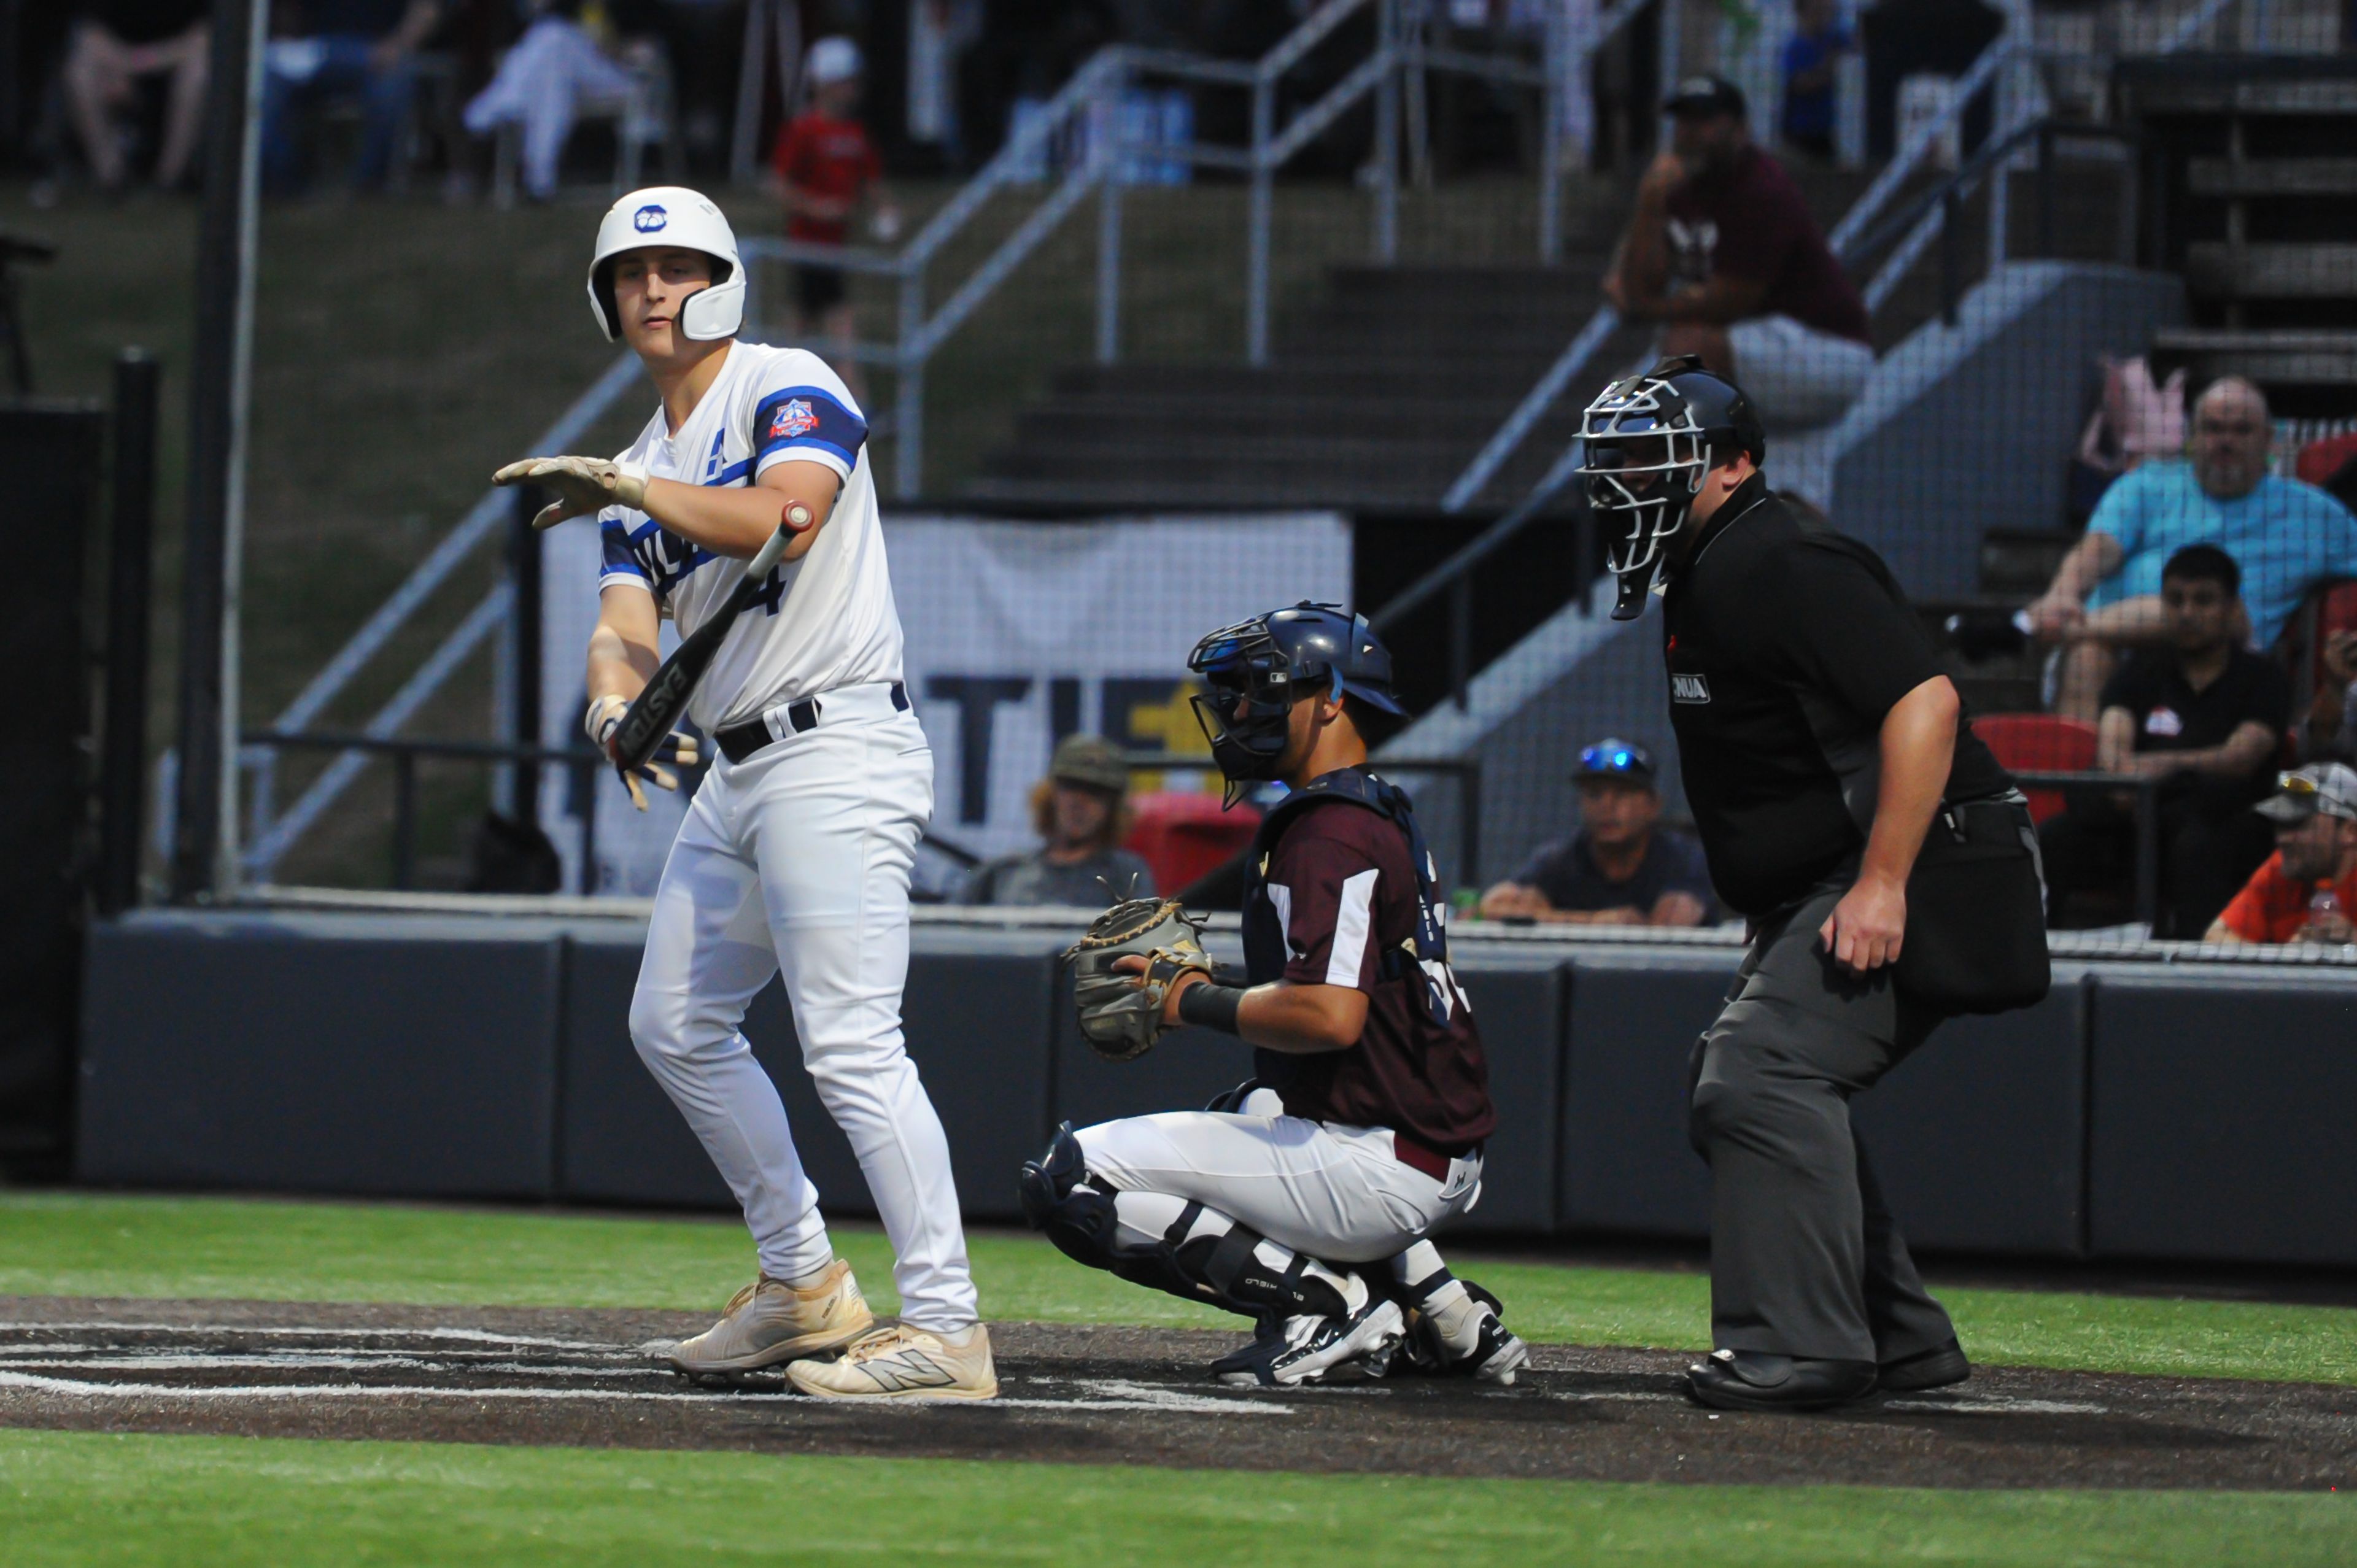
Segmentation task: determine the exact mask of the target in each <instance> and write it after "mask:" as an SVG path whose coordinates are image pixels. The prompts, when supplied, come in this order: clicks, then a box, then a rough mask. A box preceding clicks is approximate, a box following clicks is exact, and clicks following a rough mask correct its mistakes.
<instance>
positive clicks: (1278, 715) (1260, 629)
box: [1187, 599, 1407, 805]
mask: <svg viewBox="0 0 2357 1568" xmlns="http://www.w3.org/2000/svg"><path fill="white" fill-rule="evenodd" d="M1187 668H1188V669H1189V670H1192V671H1195V673H1197V674H1198V675H1200V676H1201V677H1202V678H1203V683H1204V684H1205V685H1206V686H1208V687H1210V688H1211V689H1210V691H1209V692H1207V693H1204V694H1203V695H1201V696H1199V697H1197V698H1195V699H1194V703H1195V722H1196V723H1198V724H1200V725H1202V726H1203V736H1204V738H1205V739H1207V740H1209V741H1210V742H1211V757H1212V760H1214V761H1216V762H1217V763H1218V764H1219V765H1220V771H1221V772H1222V773H1223V774H1225V775H1226V776H1227V779H1228V784H1229V789H1228V801H1227V803H1228V804H1229V805H1233V804H1234V803H1235V802H1236V801H1237V800H1241V799H1242V798H1243V791H1241V790H1239V789H1236V788H1235V786H1237V785H1239V784H1248V783H1253V782H1255V781H1257V780H1261V779H1274V778H1275V777H1276V764H1277V758H1278V757H1280V756H1281V755H1282V754H1283V753H1284V751H1285V739H1286V718H1287V715H1288V714H1290V713H1291V712H1292V711H1293V704H1294V703H1296V702H1297V701H1298V700H1299V699H1300V698H1302V697H1306V696H1308V695H1309V694H1311V693H1314V692H1316V691H1318V690H1319V689H1320V688H1323V687H1328V686H1330V687H1331V689H1332V695H1333V696H1334V697H1336V698H1337V699H1340V698H1343V697H1354V698H1356V699H1358V700H1359V701H1360V702H1362V703H1367V704H1369V705H1370V706H1372V707H1375V708H1379V709H1381V710H1382V711H1383V712H1384V713H1387V714H1405V713H1406V712H1407V710H1406V709H1405V708H1404V707H1402V706H1401V705H1400V701H1399V698H1398V697H1397V696H1395V695H1394V694H1393V692H1392V655H1391V650H1389V649H1387V648H1385V647H1384V646H1383V640H1382V639H1380V638H1378V637H1376V636H1375V633H1374V628H1372V627H1370V626H1369V625H1368V624H1367V618H1366V617H1364V616H1361V615H1353V614H1351V613H1350V612H1349V611H1346V610H1344V609H1342V608H1341V607H1339V606H1335V605H1319V604H1312V603H1310V602H1309V601H1308V599H1304V600H1302V601H1301V602H1300V603H1299V604H1297V605H1296V606H1294V607H1292V608H1291V609H1285V610H1272V611H1270V612H1269V613H1268V614H1266V615H1264V616H1254V618H1252V619H1250V620H1242V621H1238V622H1237V623H1236V624H1235V625H1233V626H1228V627H1222V628H1220V629H1219V630H1217V631H1215V632H1213V633H1211V635H1210V636H1209V637H1206V638H1205V639H1203V640H1202V641H1200V642H1199V643H1197V644H1196V645H1195V651H1194V652H1192V653H1190V654H1189V655H1188V656H1187Z"/></svg>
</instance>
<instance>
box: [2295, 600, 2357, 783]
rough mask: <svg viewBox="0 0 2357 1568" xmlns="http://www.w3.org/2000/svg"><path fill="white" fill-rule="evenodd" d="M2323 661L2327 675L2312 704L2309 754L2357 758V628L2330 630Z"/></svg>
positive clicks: (2349, 758) (2311, 755) (2307, 752)
mask: <svg viewBox="0 0 2357 1568" xmlns="http://www.w3.org/2000/svg"><path fill="white" fill-rule="evenodd" d="M2320 661H2321V662H2322V664H2323V666H2324V678H2323V679H2322V680H2320V681H2319V682H2317V683H2316V697H2315V700H2314V702H2313V703H2310V704H2309V712H2308V736H2307V740H2308V745H2307V748H2306V755H2307V756H2309V757H2339V758H2341V759H2342V760H2344V761H2346V760H2351V759H2357V631H2352V630H2348V629H2345V628H2344V629H2341V630H2338V631H2332V632H2328V633H2327V634H2326V636H2325V639H2324V648H2323V650H2322V655H2321V660H2320Z"/></svg>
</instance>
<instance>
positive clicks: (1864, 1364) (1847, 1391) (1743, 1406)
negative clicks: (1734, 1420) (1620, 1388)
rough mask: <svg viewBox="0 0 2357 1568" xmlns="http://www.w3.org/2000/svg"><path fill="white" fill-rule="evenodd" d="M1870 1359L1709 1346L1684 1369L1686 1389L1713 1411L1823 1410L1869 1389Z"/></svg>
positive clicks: (1871, 1377) (1871, 1378) (1872, 1376)
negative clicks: (1706, 1355)
mask: <svg viewBox="0 0 2357 1568" xmlns="http://www.w3.org/2000/svg"><path fill="white" fill-rule="evenodd" d="M1874 1379H1875V1365H1874V1363H1873V1362H1871V1361H1823V1360H1812V1359H1808V1358H1806V1357H1802V1356H1771V1355H1769V1354H1768V1353H1766V1352H1764V1351H1760V1350H1714V1351H1712V1352H1711V1353H1710V1359H1709V1360H1707V1361H1698V1362H1696V1363H1695V1365H1693V1366H1691V1367H1688V1368H1687V1369H1686V1392H1687V1393H1689V1394H1691V1395H1693V1396H1694V1399H1695V1402H1696V1403H1698V1404H1706V1405H1708V1406H1710V1407H1711V1408H1712V1409H1714V1410H1824V1409H1826V1408H1828V1407H1830V1406H1833V1405H1837V1404H1848V1403H1850V1402H1852V1401H1854V1400H1861V1399H1864V1398H1865V1397H1866V1396H1867V1395H1868V1394H1870V1393H1872V1392H1873V1391H1874Z"/></svg>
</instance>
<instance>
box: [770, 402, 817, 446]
mask: <svg viewBox="0 0 2357 1568" xmlns="http://www.w3.org/2000/svg"><path fill="white" fill-rule="evenodd" d="M817 428H818V413H817V411H816V410H814V409H813V408H812V407H811V403H810V399H808V398H806V397H790V398H788V399H787V400H786V401H785V402H783V403H780V404H779V405H778V412H777V413H773V414H771V415H770V440H772V441H791V440H792V439H793V438H794V437H795V436H797V435H809V434H810V433H811V432H812V431H813V430H816V429H817Z"/></svg>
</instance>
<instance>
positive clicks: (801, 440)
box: [761, 435, 859, 468]
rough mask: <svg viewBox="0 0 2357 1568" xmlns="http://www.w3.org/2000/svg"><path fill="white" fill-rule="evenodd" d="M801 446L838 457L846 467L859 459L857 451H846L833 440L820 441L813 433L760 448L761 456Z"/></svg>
mask: <svg viewBox="0 0 2357 1568" xmlns="http://www.w3.org/2000/svg"><path fill="white" fill-rule="evenodd" d="M802 446H808V447H813V448H815V449H817V450H818V451H821V452H824V453H826V454H827V455H829V456H833V457H836V458H839V459H841V461H842V463H843V466H844V467H846V468H848V467H851V466H852V465H853V464H855V463H856V462H858V461H859V456H858V454H857V453H856V452H846V451H845V450H844V449H843V448H842V447H840V446H836V445H835V444H834V442H832V441H822V440H820V439H819V438H818V437H817V436H815V435H798V436H796V437H795V438H794V439H793V440H791V441H780V442H779V443H778V444H777V445H776V446H768V447H764V448H762V451H761V456H764V457H774V456H778V455H779V454H780V453H781V452H791V451H793V450H794V449H796V448H797V447H802Z"/></svg>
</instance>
